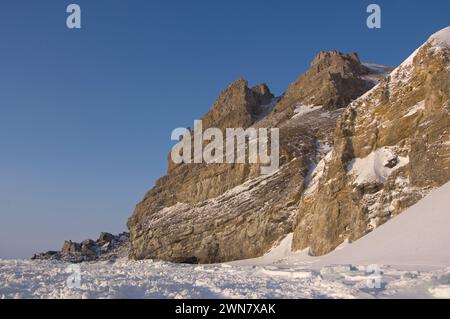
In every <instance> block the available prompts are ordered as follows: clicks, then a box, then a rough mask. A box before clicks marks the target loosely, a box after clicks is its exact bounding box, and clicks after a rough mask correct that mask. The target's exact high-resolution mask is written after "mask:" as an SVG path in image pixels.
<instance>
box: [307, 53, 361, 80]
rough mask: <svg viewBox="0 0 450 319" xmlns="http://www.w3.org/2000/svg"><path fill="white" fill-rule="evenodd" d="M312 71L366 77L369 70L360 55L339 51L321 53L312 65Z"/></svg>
mask: <svg viewBox="0 0 450 319" xmlns="http://www.w3.org/2000/svg"><path fill="white" fill-rule="evenodd" d="M311 69H312V70H316V71H317V72H321V71H323V70H327V71H328V72H330V73H336V72H339V73H342V74H344V73H349V72H350V73H352V74H355V75H365V74H368V73H369V69H368V68H367V67H365V66H364V65H363V64H362V63H361V61H360V60H359V56H358V53H356V52H351V53H347V54H346V53H342V52H339V51H335V50H334V51H320V52H319V53H318V54H317V55H316V57H315V58H314V59H313V61H312V63H311Z"/></svg>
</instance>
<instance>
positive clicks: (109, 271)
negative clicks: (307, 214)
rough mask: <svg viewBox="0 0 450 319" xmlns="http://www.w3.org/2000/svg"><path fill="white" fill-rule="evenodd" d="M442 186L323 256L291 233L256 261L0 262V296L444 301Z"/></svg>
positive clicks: (449, 259)
mask: <svg viewBox="0 0 450 319" xmlns="http://www.w3.org/2000/svg"><path fill="white" fill-rule="evenodd" d="M449 195H450V183H447V184H446V185H444V186H443V187H441V188H439V189H438V190H436V191H434V192H433V193H432V194H430V195H429V196H427V197H426V198H424V199H423V200H422V201H420V202H419V203H418V204H416V205H414V206H413V207H411V208H410V209H409V210H407V211H406V212H404V213H403V214H401V215H400V216H398V217H396V218H395V219H393V220H392V221H390V222H388V223H387V224H385V225H383V226H380V227H379V228H377V229H376V230H375V231H373V232H372V233H370V234H369V235H367V236H365V237H364V238H362V239H360V240H358V241H356V242H354V243H351V244H349V243H346V244H344V245H342V246H341V247H339V249H337V250H336V251H334V252H333V253H331V254H329V255H327V256H323V257H311V256H309V255H308V253H307V251H304V252H300V253H292V252H291V251H290V243H291V241H292V235H289V236H288V237H287V238H285V239H284V240H283V241H282V242H281V243H280V245H279V246H277V247H276V248H274V249H273V250H272V251H271V252H269V253H268V254H267V255H266V256H263V257H261V258H256V259H251V260H244V261H238V262H232V263H226V264H216V265H178V264H171V263H166V262H159V261H151V260H148V261H139V262H136V261H128V260H126V259H120V260H117V261H116V262H95V263H83V264H81V265H79V279H80V281H79V285H77V283H78V282H77V280H75V281H73V280H70V279H74V278H75V279H77V274H78V272H77V268H76V267H77V266H75V267H69V268H68V266H69V265H68V264H65V263H60V262H55V261H20V260H0V298H406V297H408V298H450V249H448V247H449V246H450V232H449V231H448V227H449V225H450V211H449V209H448V207H449V206H450V205H449V204H450V198H449Z"/></svg>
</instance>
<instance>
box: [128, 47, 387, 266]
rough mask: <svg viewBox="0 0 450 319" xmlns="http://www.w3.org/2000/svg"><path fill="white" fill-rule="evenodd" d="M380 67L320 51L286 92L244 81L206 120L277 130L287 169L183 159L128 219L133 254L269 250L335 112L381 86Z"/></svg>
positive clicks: (232, 256)
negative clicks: (376, 80)
mask: <svg viewBox="0 0 450 319" xmlns="http://www.w3.org/2000/svg"><path fill="white" fill-rule="evenodd" d="M377 77H380V74H379V72H378V71H376V72H375V71H373V70H371V69H370V68H368V67H366V66H364V65H363V64H362V63H361V62H360V60H359V58H358V56H357V54H355V53H351V54H343V53H340V52H337V51H332V52H320V53H319V54H318V55H317V56H316V58H315V59H314V60H313V62H312V64H311V67H310V69H309V70H308V71H307V72H306V73H305V74H303V75H302V76H300V77H299V79H298V80H296V81H295V82H294V83H293V84H292V85H291V86H289V88H288V90H287V91H286V92H285V94H284V95H283V96H282V97H279V98H274V97H273V95H272V94H271V93H270V90H269V88H268V87H267V86H266V85H264V84H262V85H258V86H256V87H253V88H249V87H248V84H247V82H246V81H245V80H243V79H240V80H238V81H236V82H234V83H232V84H231V85H230V86H229V87H227V88H226V89H225V90H224V91H223V92H222V93H221V94H220V96H219V97H218V99H217V101H216V102H215V103H214V105H213V106H212V108H211V110H210V111H209V112H208V113H207V114H206V115H205V117H204V118H203V123H204V127H213V126H214V127H218V128H220V129H225V128H234V127H243V128H246V127H255V128H258V127H264V128H271V127H278V128H279V129H280V144H281V145H280V155H281V159H280V165H281V167H280V169H279V170H278V171H276V172H274V173H273V174H271V175H260V170H259V166H260V165H258V164H209V165H206V164H180V165H175V164H174V163H172V162H171V161H170V159H169V170H168V174H167V175H166V176H164V177H162V178H161V179H159V180H158V181H157V182H156V185H155V187H154V188H153V189H152V190H150V191H149V192H148V193H147V194H146V195H145V197H144V199H143V201H142V202H141V203H139V204H138V205H137V207H136V209H135V212H134V213H133V216H132V217H131V218H130V219H129V221H128V227H129V229H130V244H131V250H130V257H131V258H133V259H146V258H155V259H163V260H168V261H174V262H192V263H197V262H199V263H212V262H220V261H229V260H236V259H243V258H251V257H256V256H260V255H262V254H264V253H265V252H267V251H268V250H269V249H270V248H271V247H272V246H273V245H274V244H275V243H276V242H278V241H279V240H280V239H282V238H283V237H284V236H286V234H288V233H291V232H292V231H293V227H294V222H295V217H296V214H297V210H298V205H299V202H300V200H301V196H302V193H303V191H304V185H306V184H307V181H308V180H309V174H310V173H311V167H312V166H313V165H314V163H316V162H317V161H319V160H320V159H321V158H322V157H323V156H324V155H325V154H326V153H327V152H328V151H329V149H331V148H332V146H333V140H334V139H333V133H334V130H335V126H336V121H337V118H338V117H339V116H340V114H341V113H342V111H343V109H342V108H343V107H345V106H346V105H347V104H348V103H349V102H350V101H351V100H353V99H355V98H357V97H358V96H360V95H361V94H363V93H364V92H366V91H367V90H369V89H370V88H372V87H373V86H374V83H373V79H374V78H377Z"/></svg>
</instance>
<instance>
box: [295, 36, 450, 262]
mask: <svg viewBox="0 0 450 319" xmlns="http://www.w3.org/2000/svg"><path fill="white" fill-rule="evenodd" d="M444 31H445V30H444ZM440 34H441V36H440V37H442V33H440ZM449 34H450V29H449V28H447V36H446V37H444V40H445V38H446V39H447V41H444V40H442V39H440V40H436V39H435V38H434V37H435V36H433V37H432V38H430V40H428V41H427V42H426V43H425V44H424V45H423V46H422V47H421V48H420V49H419V50H418V51H416V52H415V54H413V55H412V56H411V57H410V58H409V59H408V60H406V61H405V62H404V63H403V64H402V65H401V66H400V67H398V68H397V69H396V70H394V71H393V72H392V73H391V74H390V76H388V77H387V78H385V79H384V80H383V81H381V83H380V84H379V85H378V86H377V87H376V88H374V89H373V90H371V91H370V92H369V93H367V94H365V95H364V96H363V97H361V98H359V99H358V100H356V101H354V102H353V103H352V104H351V105H350V106H349V107H348V108H347V109H346V110H345V112H344V113H343V114H342V116H341V117H340V118H339V120H338V123H337V128H336V133H335V147H334V150H333V151H332V152H330V153H329V154H328V155H327V157H326V159H325V160H324V161H323V162H322V165H319V166H318V169H317V170H316V172H315V176H316V180H315V181H314V182H313V183H311V185H310V186H309V187H308V189H307V190H306V192H305V193H306V194H305V195H304V196H303V198H302V200H301V202H300V205H299V209H298V215H297V220H296V226H295V233H294V241H293V248H294V249H295V250H302V249H306V248H309V249H310V252H311V253H312V254H314V255H322V254H326V253H329V252H330V251H332V250H334V249H335V248H336V247H337V246H339V245H340V244H341V243H343V242H344V240H346V239H349V240H356V239H358V238H359V237H361V236H363V235H364V234H366V233H367V232H370V231H371V230H373V229H374V228H375V227H377V226H379V225H381V224H383V223H385V222H386V221H388V220H389V219H390V218H392V217H393V216H395V215H397V214H399V213H401V212H402V211H403V210H405V209H406V208H408V207H409V206H411V205H413V204H415V203H416V202H417V201H418V200H419V199H421V198H422V197H423V196H425V195H426V194H428V192H429V191H430V190H432V189H433V188H436V187H439V186H441V185H443V184H445V183H446V182H447V181H448V180H450V114H449V112H450V72H449V66H450V50H449V46H448V43H449V42H450V37H449ZM425 214H426V212H424V218H426V215H425ZM393 244H395V243H393Z"/></svg>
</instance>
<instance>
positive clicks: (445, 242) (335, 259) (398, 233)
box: [320, 183, 450, 267]
mask: <svg viewBox="0 0 450 319" xmlns="http://www.w3.org/2000/svg"><path fill="white" fill-rule="evenodd" d="M449 230H450V183H447V184H445V185H444V186H442V187H441V188H439V189H437V190H435V191H434V192H432V193H431V194H430V195H429V196H427V197H425V198H424V199H422V200H421V201H419V202H418V203H417V204H416V205H414V206H412V207H410V208H409V209H408V210H407V211H406V212H404V213H402V214H401V215H399V216H397V217H395V218H394V219H392V220H391V221H389V222H387V223H386V224H384V225H382V226H380V227H379V228H377V229H376V230H374V231H373V232H371V233H369V234H368V235H366V236H365V237H363V238H361V239H359V240H357V241H355V242H354V243H352V244H350V245H348V246H347V247H345V248H344V249H340V250H337V251H335V252H333V253H331V254H329V255H328V256H324V257H323V258H321V260H320V264H343V263H347V264H348V263H350V264H354V265H368V264H385V265H408V266H418V267H430V266H431V267H432V266H436V267H449V266H450V248H449V247H450V231H449Z"/></svg>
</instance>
